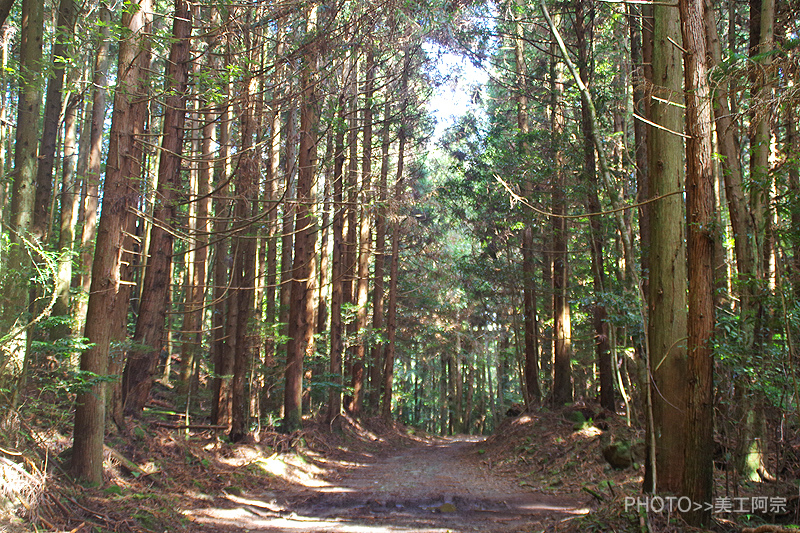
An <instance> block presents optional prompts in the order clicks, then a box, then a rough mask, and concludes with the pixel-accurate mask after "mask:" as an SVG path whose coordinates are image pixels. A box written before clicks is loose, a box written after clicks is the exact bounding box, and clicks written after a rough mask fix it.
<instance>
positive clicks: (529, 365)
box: [512, 0, 542, 408]
mask: <svg viewBox="0 0 800 533" xmlns="http://www.w3.org/2000/svg"><path fill="white" fill-rule="evenodd" d="M523 6H524V4H523V3H522V2H520V1H519V0H517V1H516V2H515V3H514V4H513V6H512V9H513V10H514V59H515V66H516V73H515V74H516V83H517V87H516V90H517V127H518V128H519V134H520V137H522V139H521V141H520V143H519V149H520V152H521V155H522V160H523V161H526V160H527V157H528V156H529V154H528V150H529V145H528V141H527V136H528V135H529V134H530V125H529V123H528V69H527V66H526V65H525V31H524V28H523V26H522V10H523ZM523 196H525V198H526V199H528V200H531V199H532V196H533V182H532V180H531V179H526V180H525V181H524V183H523ZM533 226H534V221H533V215H532V214H528V215H527V216H526V220H525V227H524V228H523V230H522V278H523V281H522V291H523V314H524V317H525V369H524V380H525V405H526V406H527V407H528V408H531V407H533V406H534V405H537V404H538V403H539V402H541V400H542V391H541V388H540V386H539V342H538V339H537V336H536V263H535V261H534V251H533Z"/></svg>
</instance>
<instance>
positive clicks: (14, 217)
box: [0, 0, 44, 411]
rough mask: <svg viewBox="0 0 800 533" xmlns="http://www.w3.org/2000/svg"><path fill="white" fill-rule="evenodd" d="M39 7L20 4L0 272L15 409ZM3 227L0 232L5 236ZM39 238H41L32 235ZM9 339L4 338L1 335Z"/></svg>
mask: <svg viewBox="0 0 800 533" xmlns="http://www.w3.org/2000/svg"><path fill="white" fill-rule="evenodd" d="M43 17H44V6H43V5H42V3H41V2H39V1H37V0H24V1H23V2H22V19H21V24H22V27H21V28H20V43H19V68H20V72H21V77H20V81H19V100H18V102H17V104H18V107H17V131H16V139H15V144H14V171H13V172H14V179H13V184H12V187H11V205H10V209H9V213H8V215H9V221H10V224H9V228H10V229H11V232H10V235H9V237H10V241H11V244H12V246H11V247H10V251H9V257H8V261H7V263H6V265H5V268H4V270H5V272H4V273H2V276H3V277H2V281H3V300H2V304H3V305H2V317H1V318H0V331H2V335H3V341H4V344H5V346H4V349H5V350H7V351H8V353H10V354H12V356H11V358H12V359H13V362H12V364H11V365H8V366H7V367H6V368H13V369H14V373H15V376H14V378H18V385H17V387H16V388H15V389H14V393H13V396H12V400H11V410H12V411H13V409H14V408H15V407H16V404H17V398H18V397H19V390H20V389H21V388H23V387H24V382H25V374H26V368H27V366H28V356H29V350H28V347H29V344H30V334H26V332H25V331H24V328H25V327H26V326H27V324H28V322H29V321H30V320H31V319H32V317H30V316H29V314H28V302H29V288H30V287H29V282H28V280H29V279H30V272H29V269H30V268H31V266H32V265H31V261H30V256H29V255H28V251H27V250H28V248H29V246H27V245H26V244H25V242H26V241H27V242H30V243H31V244H35V243H33V242H32V241H31V240H30V239H31V236H32V232H34V231H35V228H34V225H35V215H34V210H35V196H36V168H37V164H38V159H37V155H38V147H39V142H38V141H39V111H40V108H41V93H40V88H39V87H40V82H41V80H40V75H41V68H42V63H41V61H42V32H43ZM6 231H7V230H6V229H5V228H4V231H3V232H4V233H6ZM36 237H39V238H40V237H41V235H36ZM7 335H8V337H6V336H7Z"/></svg>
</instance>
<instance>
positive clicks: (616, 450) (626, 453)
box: [603, 441, 633, 470]
mask: <svg viewBox="0 0 800 533" xmlns="http://www.w3.org/2000/svg"><path fill="white" fill-rule="evenodd" d="M603 458H604V459H605V460H606V462H607V463H608V464H610V465H611V467H612V468H615V469H616V470H624V469H625V468H628V467H629V466H631V465H632V464H633V455H632V454H631V445H630V444H629V443H628V442H625V441H620V442H612V443H611V444H609V445H607V446H606V447H604V448H603Z"/></svg>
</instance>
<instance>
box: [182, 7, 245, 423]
mask: <svg viewBox="0 0 800 533" xmlns="http://www.w3.org/2000/svg"><path fill="white" fill-rule="evenodd" d="M212 16H213V20H214V21H218V20H219V18H220V17H219V11H217V10H215V11H214V14H213V15H212ZM224 54H225V55H224V67H225V68H227V67H229V66H230V64H231V60H232V55H233V54H232V52H231V48H230V45H229V44H228V43H226V45H225V52H224ZM212 59H214V56H212ZM225 93H226V96H228V98H227V99H226V101H228V102H230V96H231V95H232V93H233V90H232V84H230V83H229V84H226V86H225ZM230 124H231V108H230V104H226V105H225V106H224V107H223V108H222V112H221V113H220V120H219V157H218V158H217V163H216V166H215V169H214V174H215V182H216V183H217V187H219V192H218V194H217V195H216V196H215V198H214V202H213V203H214V205H213V207H214V214H215V217H214V219H213V223H212V229H213V232H214V233H215V234H217V235H224V234H226V233H227V232H228V222H227V220H228V217H229V216H230V201H229V200H228V197H229V195H230V192H229V191H230V187H229V179H230V178H229V177H230V153H231V128H230ZM214 250H215V252H214V273H213V278H214V284H213V285H214V290H213V292H212V299H213V301H214V308H213V310H212V313H211V329H212V337H211V359H212V361H213V364H214V378H213V379H212V393H213V399H212V402H211V421H212V422H213V423H214V424H218V425H222V426H226V425H228V424H230V421H231V386H230V378H229V377H228V376H230V375H231V374H232V373H233V361H232V360H231V359H230V358H229V357H228V355H229V352H228V350H227V346H228V344H231V342H232V341H230V339H231V338H232V335H231V331H232V329H231V328H232V327H234V326H235V323H233V322H232V321H231V320H230V314H231V313H229V312H228V310H229V309H231V310H232V309H235V306H233V305H232V301H233V300H235V298H233V296H231V295H230V292H231V291H230V290H229V289H230V287H229V277H228V266H227V265H228V263H229V260H230V253H231V251H230V239H227V238H220V239H217V240H216V244H215V245H214ZM187 370H188V372H189V374H191V369H187ZM181 373H182V375H181V379H182V380H184V379H185V378H188V376H184V375H183V367H182V370H181ZM187 390H188V389H187Z"/></svg>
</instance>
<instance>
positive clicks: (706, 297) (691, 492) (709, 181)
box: [678, 0, 715, 526]
mask: <svg viewBox="0 0 800 533" xmlns="http://www.w3.org/2000/svg"><path fill="white" fill-rule="evenodd" d="M678 10H679V11H680V18H681V28H682V30H683V47H684V49H685V50H686V52H685V54H684V78H685V88H686V132H687V134H688V139H687V140H686V162H687V164H686V212H687V213H686V218H687V226H688V230H687V239H686V240H687V247H688V271H689V314H688V337H689V340H688V350H687V351H688V371H689V373H688V376H689V381H688V383H687V386H686V388H687V393H688V397H687V403H686V416H685V425H686V428H687V429H686V444H685V452H684V453H685V459H684V466H683V490H682V491H681V494H683V495H685V496H688V497H689V499H690V500H691V501H694V502H710V501H711V497H712V492H713V473H714V466H713V451H714V440H713V433H714V412H713V408H714V377H713V376H714V368H713V363H714V361H713V346H712V342H713V335H714V260H713V259H714V231H713V228H714V221H715V217H714V177H713V172H712V167H711V156H712V147H711V105H710V90H709V86H708V77H707V76H708V72H707V70H706V40H705V28H704V25H705V19H704V16H703V11H704V6H703V0H679V2H678ZM686 518H687V521H688V522H689V523H690V524H692V525H694V526H703V525H705V524H707V523H708V522H709V521H710V519H711V510H710V509H707V508H705V507H704V508H703V509H701V510H696V511H695V510H692V511H691V512H689V513H687V514H686Z"/></svg>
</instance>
